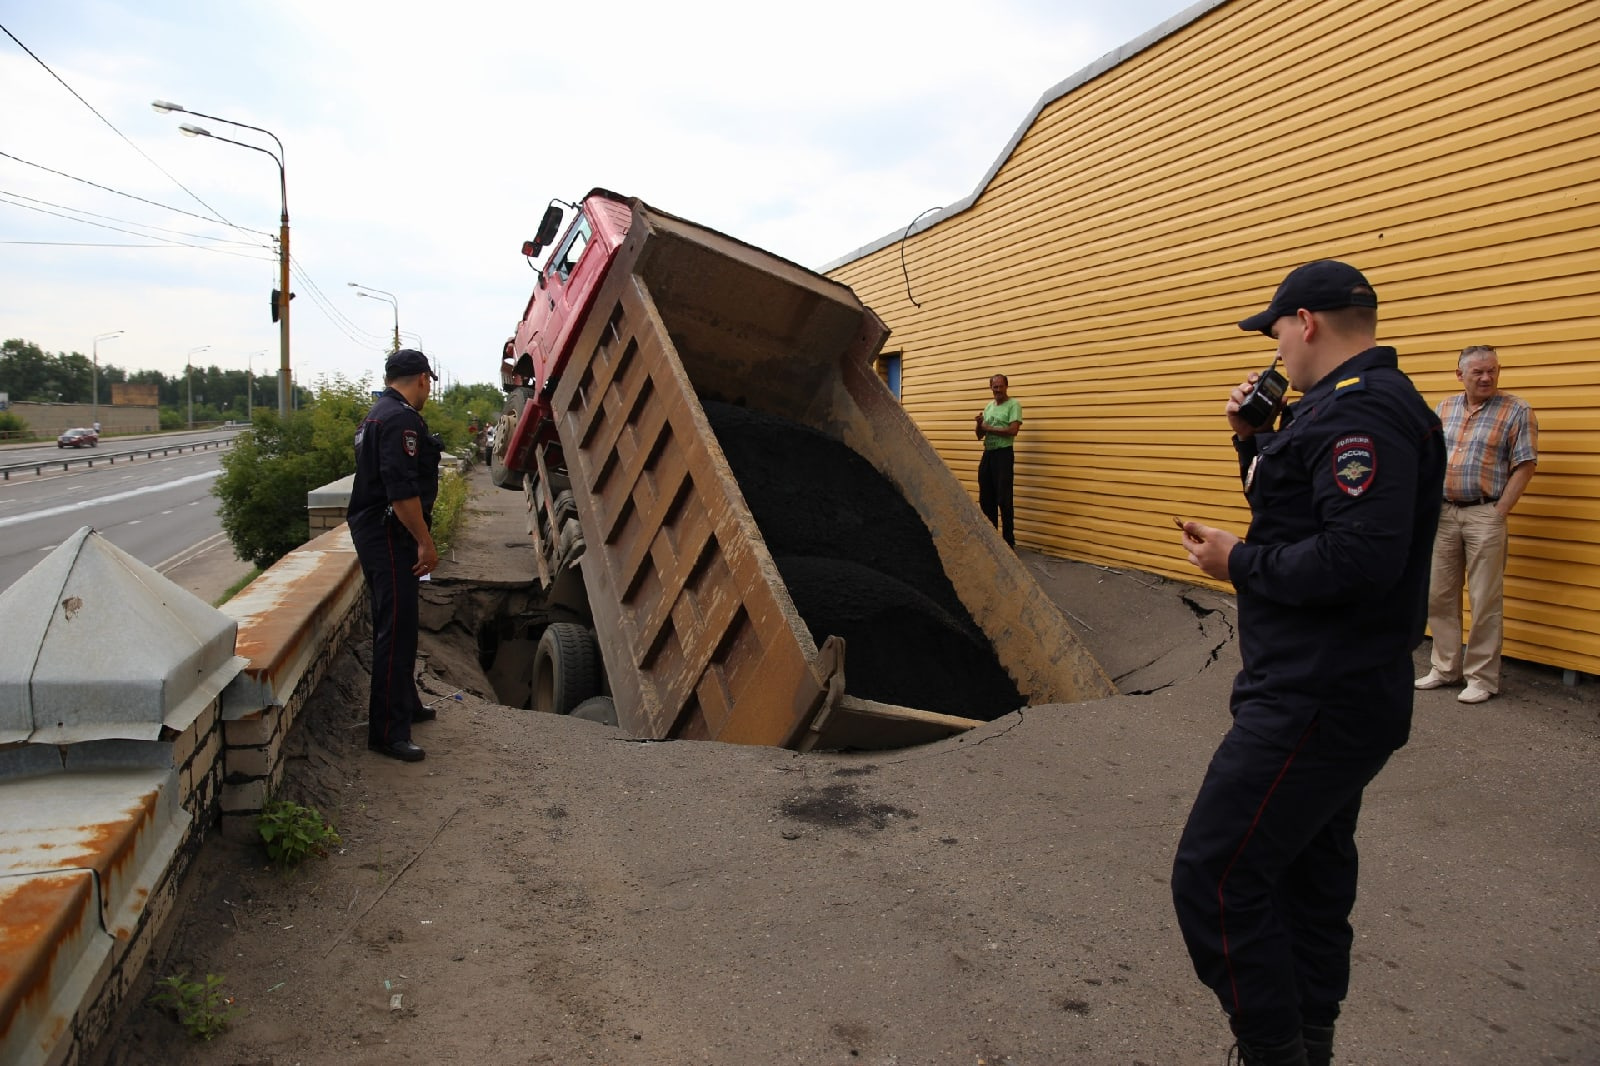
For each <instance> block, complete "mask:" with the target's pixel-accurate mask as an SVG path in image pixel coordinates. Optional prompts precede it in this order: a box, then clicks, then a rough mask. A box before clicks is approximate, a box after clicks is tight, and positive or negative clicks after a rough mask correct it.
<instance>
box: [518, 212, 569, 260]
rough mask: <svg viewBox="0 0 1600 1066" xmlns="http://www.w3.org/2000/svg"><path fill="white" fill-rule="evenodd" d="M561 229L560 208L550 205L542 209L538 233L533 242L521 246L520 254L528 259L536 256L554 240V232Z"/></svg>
mask: <svg viewBox="0 0 1600 1066" xmlns="http://www.w3.org/2000/svg"><path fill="white" fill-rule="evenodd" d="M560 228H561V208H559V207H557V206H556V205H555V204H551V205H550V206H549V207H547V208H545V209H544V217H543V218H541V219H540V220H539V232H537V233H535V234H534V235H533V240H531V241H526V242H524V243H523V245H522V254H523V255H525V256H528V257H529V258H530V259H531V258H532V257H533V256H536V255H538V254H539V253H540V252H541V251H543V250H544V249H545V248H547V247H548V246H549V245H550V242H551V241H553V240H555V239H556V231H557V230H558V229H560Z"/></svg>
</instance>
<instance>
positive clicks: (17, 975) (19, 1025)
mask: <svg viewBox="0 0 1600 1066" xmlns="http://www.w3.org/2000/svg"><path fill="white" fill-rule="evenodd" d="M99 911H100V907H99V902H98V893H97V891H96V886H95V879H94V875H93V874H92V873H90V872H89V871H88V870H60V871H53V872H49V873H35V874H26V873H25V874H15V875H11V876H0V915H3V916H4V917H3V918H0V1062H4V1063H8V1064H13V1066H42V1064H44V1063H48V1062H50V1061H52V1059H53V1056H54V1055H55V1054H56V1051H57V1049H58V1047H59V1045H60V1043H61V1040H62V1038H63V1037H64V1036H65V1035H66V1033H67V1031H68V1029H69V1027H70V1026H71V1024H72V1018H73V1015H75V1014H76V1013H77V1012H78V1009H79V1008H80V1007H81V1006H82V1005H83V1004H84V1003H86V1002H88V1001H89V1000H90V999H92V998H93V996H94V995H95V993H96V992H97V991H98V990H99V988H100V985H101V984H102V983H104V981H105V979H106V975H107V974H108V973H110V971H111V962H112V955H113V950H112V949H113V948H114V946H115V941H113V940H112V939H111V937H110V936H109V935H107V934H106V932H105V930H103V929H101V928H100V920H99Z"/></svg>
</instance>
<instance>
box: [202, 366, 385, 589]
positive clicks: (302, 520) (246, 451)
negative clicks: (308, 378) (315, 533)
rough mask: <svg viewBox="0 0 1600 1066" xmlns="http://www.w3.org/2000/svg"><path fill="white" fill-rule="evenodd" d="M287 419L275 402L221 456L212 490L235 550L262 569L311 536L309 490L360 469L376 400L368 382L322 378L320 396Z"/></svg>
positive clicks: (226, 531)
mask: <svg viewBox="0 0 1600 1066" xmlns="http://www.w3.org/2000/svg"><path fill="white" fill-rule="evenodd" d="M306 402H307V404H308V406H306V407H303V408H301V409H300V410H298V411H292V412H290V414H289V417H288V419H287V420H284V419H281V418H279V417H278V412H277V411H276V410H275V409H274V408H271V407H258V408H257V409H256V420H255V424H254V425H253V426H252V427H251V429H250V430H248V431H247V432H244V433H241V434H239V436H238V437H237V438H235V440H234V444H233V449H232V450H231V451H230V452H228V453H227V454H226V455H224V456H223V457H222V476H221V477H219V478H218V479H217V482H216V485H215V486H213V488H212V490H211V491H212V493H213V494H215V495H216V496H217V498H218V499H219V500H221V501H222V504H221V507H220V508H219V509H218V510H219V514H220V516H221V519H222V529H223V532H225V533H227V534H228V539H229V540H230V541H231V542H232V543H233V550H234V554H236V555H237V556H238V557H239V558H241V559H248V560H249V561H250V562H251V563H253V564H254V565H256V566H259V567H261V568H263V569H265V568H266V567H269V566H271V565H272V564H273V563H275V562H277V561H278V560H279V559H281V558H282V557H283V556H284V555H287V554H288V553H289V552H290V551H292V550H294V549H295V548H298V547H299V546H300V545H302V544H304V543H305V542H306V541H307V540H309V539H310V537H311V525H310V521H309V519H308V518H307V516H306V495H307V494H308V493H309V492H310V491H311V490H312V489H315V488H320V487H321V486H323V485H326V484H328V483H329V482H333V481H337V480H339V479H340V478H342V477H345V476H346V475H348V474H351V473H354V472H355V468H356V450H355V435H356V429H357V428H359V427H360V425H361V419H362V417H363V416H364V415H365V414H366V412H367V408H368V407H370V406H371V394H370V392H369V391H368V388H367V385H366V382H365V381H359V382H352V381H349V380H348V379H346V378H344V377H343V376H342V375H335V376H334V377H333V378H332V379H328V378H322V379H319V381H318V388H317V391H316V394H315V400H314V401H311V400H308V401H306Z"/></svg>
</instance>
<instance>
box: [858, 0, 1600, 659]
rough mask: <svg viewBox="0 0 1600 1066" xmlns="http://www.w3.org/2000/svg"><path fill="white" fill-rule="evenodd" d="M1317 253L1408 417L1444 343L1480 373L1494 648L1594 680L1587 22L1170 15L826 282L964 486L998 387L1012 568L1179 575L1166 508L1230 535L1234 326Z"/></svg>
mask: <svg viewBox="0 0 1600 1066" xmlns="http://www.w3.org/2000/svg"><path fill="white" fill-rule="evenodd" d="M903 237H904V239H903V240H902V238H903ZM1323 257H1330V258H1338V259H1344V260H1347V261H1349V262H1351V263H1354V264H1355V265H1356V266H1358V267H1360V268H1361V269H1362V270H1363V271H1364V272H1365V273H1366V275H1367V277H1368V278H1370V279H1371V281H1372V283H1373V285H1374V286H1375V288H1376V289H1377V291H1378V294H1379V299H1380V301H1381V303H1382V306H1381V307H1380V309H1379V315H1380V323H1379V339H1380V342H1381V343H1385V344H1392V345H1394V346H1395V347H1396V348H1398V349H1399V351H1400V365H1401V368H1402V369H1404V370H1406V371H1407V372H1408V373H1410V374H1411V376H1412V378H1413V379H1414V380H1415V381H1416V383H1417V386H1418V388H1420V389H1421V390H1422V392H1423V394H1424V395H1425V396H1426V397H1427V398H1428V399H1429V401H1430V402H1434V403H1436V402H1437V401H1438V400H1440V399H1442V398H1443V397H1444V396H1445V395H1446V394H1448V393H1450V392H1452V391H1455V390H1456V389H1458V388H1459V385H1458V384H1457V382H1456V380H1455V376H1454V369H1455V360H1456V356H1457V354H1458V353H1459V352H1460V350H1461V349H1462V348H1463V347H1465V346H1466V345H1468V344H1491V345H1493V346H1495V347H1496V348H1497V349H1498V350H1499V353H1500V360H1501V364H1502V367H1503V370H1502V373H1501V387H1502V388H1503V389H1505V390H1506V391H1508V392H1513V393H1516V394H1517V395H1520V396H1522V397H1523V398H1525V399H1526V400H1528V401H1529V402H1530V403H1531V404H1532V405H1533V407H1534V409H1535V411H1536V412H1537V414H1538V418H1539V425H1540V441H1539V443H1540V460H1539V472H1538V474H1537V476H1536V477H1535V478H1534V479H1533V482H1532V485H1531V487H1530V488H1529V491H1528V493H1527V494H1526V495H1525V496H1524V497H1523V500H1522V502H1521V504H1520V505H1519V506H1518V508H1517V510H1516V512H1515V513H1514V514H1513V515H1512V518H1511V525H1510V530H1511V538H1512V542H1511V558H1510V562H1509V564H1508V568H1507V578H1506V653H1507V654H1508V655H1512V656H1515V657H1517V658H1521V659H1526V660H1530V661H1533V662H1538V663H1545V664H1549V665H1553V666H1558V667H1562V668H1565V669H1571V670H1579V671H1583V672H1587V673H1597V672H1600V543H1597V542H1600V3H1597V2H1595V0H1526V2H1521V0H1491V2H1480V3H1471V2H1467V3H1463V2H1461V0H1356V2H1346V0H1340V2H1337V3H1335V2H1332V0H1313V2H1306V0H1296V2H1293V3H1284V2H1282V0H1222V2H1218V3H1215V4H1212V5H1209V6H1207V5H1197V6H1196V7H1195V8H1191V9H1190V10H1189V11H1188V12H1186V13H1185V15H1183V16H1180V17H1179V18H1177V19H1174V20H1172V21H1171V22H1169V23H1167V24H1165V25H1163V26H1162V27H1159V28H1158V29H1157V30H1155V31H1153V32H1152V33H1150V34H1148V35H1146V36H1145V37H1144V38H1141V39H1140V40H1138V41H1135V42H1133V43H1132V44H1130V45H1129V46H1127V47H1126V48H1123V49H1121V50H1119V51H1118V52H1116V53H1114V54H1112V55H1109V56H1107V57H1105V58H1104V59H1102V60H1101V61H1100V62H1098V63H1096V64H1094V65H1093V66H1091V67H1089V68H1087V69H1085V70H1084V71H1082V72H1080V73H1079V74H1078V75H1076V76H1075V77H1073V78H1071V79H1069V80H1068V81H1066V82H1063V83H1062V84H1061V85H1059V86H1057V87H1056V88H1054V89H1052V90H1051V91H1050V92H1049V93H1047V94H1045V96H1044V97H1043V98H1042V99H1041V100H1040V102H1039V103H1038V105H1037V106H1036V107H1035V109H1034V111H1033V113H1032V114H1031V115H1029V116H1028V118H1027V119H1026V121H1024V122H1023V124H1022V126H1021V127H1020V128H1019V129H1018V131H1017V133H1016V135H1015V136H1014V138H1013V140H1012V143H1011V144H1010V145H1009V146H1008V147H1007V149H1006V150H1005V151H1004V152H1003V153H1002V154H1001V156H1000V158H999V159H998V160H996V161H995V163H994V165H993V166H992V167H991V169H990V171H989V173H988V174H987V175H986V176H985V178H984V179H983V180H982V181H981V182H980V183H979V185H978V187H977V189H976V190H975V191H974V192H973V193H972V195H971V196H969V197H968V198H967V199H965V200H963V201H962V202H960V203H958V204H954V205H951V206H950V207H947V208H945V209H943V210H941V211H940V212H939V213H938V214H937V215H934V216H930V217H928V218H926V219H923V220H921V221H919V222H917V223H916V224H915V225H913V226H912V227H911V228H910V230H909V231H908V234H906V235H903V234H902V233H899V232H896V233H892V234H888V235H886V236H885V237H884V238H882V239H881V240H879V241H877V242H875V243H874V244H871V245H868V246H867V247H865V248H862V249H860V250H859V251H857V252H855V253H853V254H852V255H851V256H849V257H847V258H846V259H844V260H842V261H840V262H839V263H836V264H834V265H833V266H832V267H831V268H830V269H829V274H830V275H831V276H833V277H835V278H837V279H839V280H841V281H843V282H845V283H847V284H849V285H851V286H852V287H853V288H854V289H855V290H856V292H857V293H858V294H860V295H861V297H862V298H863V299H864V300H865V301H866V302H867V303H868V304H869V305H870V306H872V307H873V309H874V310H876V311H877V312H878V314H879V315H881V316H882V317H883V318H884V320H885V321H886V322H888V324H889V325H890V327H891V328H892V329H893V331H894V333H893V336H892V337H891V339H890V344H889V347H890V349H891V350H892V351H893V352H896V353H898V358H899V367H900V372H901V375H902V376H901V385H902V397H903V400H904V403H905V406H906V408H907V410H908V412H909V413H910V414H911V416H912V418H913V419H914V420H915V421H916V422H917V424H918V425H919V426H920V427H921V428H922V429H923V431H924V432H925V433H926V434H927V435H928V437H929V438H930V439H931V440H932V441H933V443H934V446H935V447H936V448H937V449H938V450H939V452H940V454H941V455H942V456H943V457H944V459H945V460H946V461H947V462H948V463H949V464H950V466H951V467H952V468H953V469H954V470H955V471H956V472H957V474H958V475H959V476H960V477H961V478H963V479H964V480H965V481H966V482H967V483H968V485H969V486H970V487H972V488H973V490H974V492H975V491H976V473H977V462H978V451H977V449H976V447H975V445H974V441H973V438H972V416H973V414H974V413H975V412H976V411H978V410H980V409H981V408H982V406H983V404H984V403H985V402H986V401H987V399H988V390H987V387H986V381H987V379H988V376H989V375H990V374H991V373H995V372H1004V373H1007V374H1009V375H1010V378H1011V392H1012V395H1013V396H1016V397H1017V398H1018V399H1020V400H1021V401H1022V404H1023V408H1024V413H1025V416H1026V420H1025V424H1024V427H1023V432H1022V435H1021V437H1020V438H1019V439H1018V452H1017V477H1016V486H1017V512H1018V527H1017V528H1018V539H1019V542H1020V543H1021V544H1022V545H1023V546H1025V547H1030V548H1035V549H1038V550H1040V551H1044V552H1047V553H1050V554H1055V555H1061V556H1068V557H1071V558H1074V559H1083V560H1090V561H1094V562H1098V563H1104V564H1107V565H1110V566H1115V567H1125V568H1136V569H1140V570H1146V571H1151V572H1154V573H1159V574H1164V575H1167V576H1171V577H1174V578H1179V579H1182V580H1185V581H1194V580H1196V579H1197V574H1196V572H1195V571H1194V570H1193V569H1192V568H1191V567H1190V566H1189V565H1188V563H1187V561H1186V560H1185V559H1184V556H1183V553H1182V551H1181V549H1180V547H1179V544H1178V538H1177V535H1176V531H1175V530H1174V528H1173V524H1172V518H1173V516H1174V515H1181V516H1184V517H1193V518H1198V519H1201V520H1204V521H1207V522H1210V523H1214V524H1219V525H1225V526H1228V527H1229V528H1232V529H1235V530H1236V531H1238V532H1241V533H1242V532H1243V531H1244V528H1245V526H1246V525H1247V524H1248V509H1247V507H1246V505H1245V503H1244V499H1243V496H1242V495H1241V493H1240V490H1239V483H1238V473H1237V463H1236V460H1235V458H1234V453H1233V449H1232V448H1231V447H1230V445H1229V432H1228V429H1227V426H1226V423H1225V422H1224V421H1223V418H1222V405H1223V403H1224V402H1225V401H1226V398H1227V393H1228V390H1229V389H1230V388H1231V387H1232V386H1233V385H1234V384H1236V383H1237V382H1239V381H1240V380H1241V379H1242V378H1243V376H1244V374H1245V373H1246V372H1247V371H1249V370H1252V369H1260V368H1262V367H1265V366H1266V364H1267V363H1268V362H1269V361H1270V360H1271V358H1272V352H1273V346H1272V342H1271V341H1269V340H1267V339H1266V338H1263V337H1260V336H1253V335H1249V334H1245V333H1242V332H1240V330H1239V329H1238V328H1237V326H1236V323H1237V321H1238V320H1239V319H1240V318H1243V317H1245V316H1246V315H1248V314H1251V313H1254V312H1255V311H1258V310H1260V309H1261V308H1262V307H1264V306H1266V302H1267V299H1268V297H1269V296H1270V295H1271V293H1272V290H1273V288H1274V287H1275V286H1276V285H1277V283H1278V282H1279V281H1280V280H1282V277H1283V275H1284V274H1285V273H1286V272H1287V270H1288V269H1289V268H1290V267H1292V266H1294V265H1296V264H1298V263H1302V262H1305V261H1307V260H1310V259H1317V258H1323ZM1199 580H1202V581H1203V580H1204V579H1199Z"/></svg>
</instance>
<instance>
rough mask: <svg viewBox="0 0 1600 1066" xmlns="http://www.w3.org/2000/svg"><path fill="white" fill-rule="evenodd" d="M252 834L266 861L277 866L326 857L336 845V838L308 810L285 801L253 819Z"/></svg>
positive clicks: (323, 821)
mask: <svg viewBox="0 0 1600 1066" xmlns="http://www.w3.org/2000/svg"><path fill="white" fill-rule="evenodd" d="M256 831H257V832H259V833H260V834H261V841H262V843H264V844H266V846H267V857H268V858H270V859H271V860H272V861H273V862H275V863H277V864H278V865H279V866H285V867H288V866H299V865H300V864H301V863H302V862H304V861H306V859H308V858H310V857H311V856H313V855H319V856H321V855H326V854H328V849H329V848H330V847H333V846H335V845H337V844H338V843H339V834H338V833H336V832H334V829H333V826H331V825H329V824H328V822H327V820H326V819H325V818H323V817H322V812H321V811H318V810H316V809H315V808H312V807H302V806H301V805H300V804H298V803H291V802H289V801H288V800H273V801H271V802H269V803H268V804H267V805H266V806H265V807H263V808H261V813H260V814H259V815H257V816H256Z"/></svg>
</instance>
